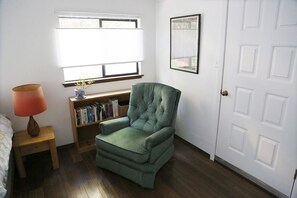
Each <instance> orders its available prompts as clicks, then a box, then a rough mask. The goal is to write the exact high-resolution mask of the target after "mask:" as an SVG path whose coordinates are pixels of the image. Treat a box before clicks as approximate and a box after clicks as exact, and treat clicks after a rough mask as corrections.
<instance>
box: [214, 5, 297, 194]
mask: <svg viewBox="0 0 297 198" xmlns="http://www.w3.org/2000/svg"><path fill="white" fill-rule="evenodd" d="M227 22H228V23H227V40H226V51H225V64H224V77H223V85H222V87H223V90H227V91H228V92H229V94H228V96H222V99H221V112H220V121H219V132H218V140H217V149H216V155H217V156H218V157H220V158H222V159H224V160H225V161H227V162H229V163H230V164H232V165H234V166H236V167H238V168H239V169H241V170H243V171H245V172H246V173H248V174H249V175H252V176H254V177H256V178H257V179H259V180H261V181H263V182H264V183H266V184H268V185H269V186H271V187H273V188H274V189H276V190H278V191H279V192H281V193H283V194H285V195H287V196H289V195H290V190H291V188H292V184H293V176H294V173H295V169H296V168H297V0H229V6H228V19H227Z"/></svg>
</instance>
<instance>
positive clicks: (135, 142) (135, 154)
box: [96, 127, 150, 163]
mask: <svg viewBox="0 0 297 198" xmlns="http://www.w3.org/2000/svg"><path fill="white" fill-rule="evenodd" d="M149 135H150V134H148V133H146V132H144V131H141V130H139V129H135V128H132V127H126V128H123V129H120V130H119V131H117V132H115V133H111V134H109V135H103V134H99V135H98V136H96V140H97V147H98V148H99V149H100V148H101V149H103V150H105V151H108V152H110V153H113V154H115V155H118V156H121V157H124V158H128V159H130V160H133V161H135V162H138V163H144V162H146V161H147V160H148V158H149V152H148V150H147V149H146V148H145V145H144V140H145V138H146V137H148V136H149Z"/></svg>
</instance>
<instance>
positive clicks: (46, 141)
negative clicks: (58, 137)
mask: <svg viewBox="0 0 297 198" xmlns="http://www.w3.org/2000/svg"><path fill="white" fill-rule="evenodd" d="M12 146H13V150H14V154H15V159H16V164H17V168H18V171H19V174H20V177H21V178H24V177H26V171H25V168H24V163H23V159H22V157H23V156H26V155H30V154H33V153H38V152H42V151H47V150H50V152H51V158H52V163H53V169H57V168H59V159H58V153H57V148H56V142H55V134H54V130H53V127H52V126H46V127H40V133H39V135H38V136H37V137H31V136H30V135H29V134H28V133H27V131H26V130H25V131H19V132H16V133H15V134H14V138H13V143H12Z"/></svg>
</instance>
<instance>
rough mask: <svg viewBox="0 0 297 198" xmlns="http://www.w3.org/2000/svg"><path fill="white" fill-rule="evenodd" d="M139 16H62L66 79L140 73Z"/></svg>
mask: <svg viewBox="0 0 297 198" xmlns="http://www.w3.org/2000/svg"><path fill="white" fill-rule="evenodd" d="M139 26H140V20H139V19H136V18H133V19H131V18H95V17H68V16H67V17H65V16H61V17H59V28H58V29H57V35H58V53H59V64H60V66H61V67H62V68H63V71H64V81H65V82H66V83H67V82H73V81H76V80H79V79H104V78H106V79H107V78H111V77H124V76H131V75H140V71H141V69H140V67H141V61H142V57H143V55H142V51H143V49H142V30H141V29H140V28H139Z"/></svg>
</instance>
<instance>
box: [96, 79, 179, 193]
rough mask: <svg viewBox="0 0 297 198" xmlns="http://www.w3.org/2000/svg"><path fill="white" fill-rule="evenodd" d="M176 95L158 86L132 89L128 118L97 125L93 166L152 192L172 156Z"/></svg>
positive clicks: (172, 91) (176, 104)
mask: <svg viewBox="0 0 297 198" xmlns="http://www.w3.org/2000/svg"><path fill="white" fill-rule="evenodd" d="M180 94H181V92H180V91H179V90H177V89H175V88H173V87H170V86H167V85H163V84H159V83H139V84H136V85H133V87H132V92H131V96H130V104H129V109H128V116H127V117H124V118H118V119H114V120H109V121H105V122H102V123H100V129H101V134H99V135H97V136H96V139H95V140H96V149H97V154H96V165H97V166H98V167H101V168H105V169H108V170H110V171H113V172H115V173H117V174H119V175H121V176H123V177H126V178H128V179H130V180H132V181H134V182H136V183H138V184H140V185H141V186H143V187H146V188H153V187H154V180H155V175H156V173H157V171H158V170H159V169H160V168H161V167H162V166H163V165H164V164H165V163H166V162H167V161H168V160H169V159H170V158H171V157H172V156H173V153H174V146H173V137H174V132H175V128H174V124H175V117H176V112H177V107H178V102H179V99H180Z"/></svg>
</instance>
